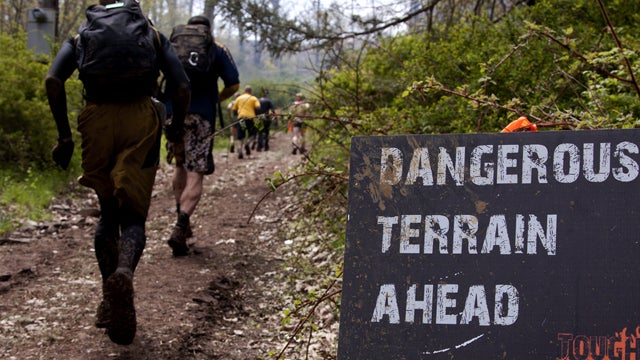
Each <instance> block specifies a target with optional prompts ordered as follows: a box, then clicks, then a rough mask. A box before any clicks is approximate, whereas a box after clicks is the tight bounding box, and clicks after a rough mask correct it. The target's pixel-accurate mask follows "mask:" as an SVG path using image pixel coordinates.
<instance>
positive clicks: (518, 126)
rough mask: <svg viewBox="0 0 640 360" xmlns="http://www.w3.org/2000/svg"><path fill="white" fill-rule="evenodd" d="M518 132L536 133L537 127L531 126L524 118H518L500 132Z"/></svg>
mask: <svg viewBox="0 0 640 360" xmlns="http://www.w3.org/2000/svg"><path fill="white" fill-rule="evenodd" d="M518 131H538V126H536V124H533V123H531V122H530V121H529V119H527V118H526V117H524V116H521V117H519V118H518V120H514V121H512V122H510V123H509V125H507V127H505V128H504V129H502V131H500V132H518Z"/></svg>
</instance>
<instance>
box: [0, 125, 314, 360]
mask: <svg viewBox="0 0 640 360" xmlns="http://www.w3.org/2000/svg"><path fill="white" fill-rule="evenodd" d="M271 145H272V147H271V150H270V151H269V152H260V153H257V152H256V153H254V154H252V156H251V157H250V158H249V159H247V158H246V157H245V159H243V160H240V159H238V158H237V154H235V153H231V154H227V153H224V154H218V153H216V155H215V161H216V171H215V174H214V175H212V176H208V177H206V178H205V190H204V196H203V198H202V200H201V202H200V204H199V206H198V208H197V210H196V213H195V214H194V215H193V216H192V219H191V220H192V225H193V228H194V237H193V238H192V239H190V244H191V246H192V248H193V249H194V251H193V254H191V255H189V256H187V257H184V258H174V257H172V255H171V250H170V248H169V247H168V246H167V245H166V240H167V239H168V237H169V234H170V231H171V226H172V225H173V223H174V221H175V205H174V200H173V197H172V195H171V192H170V188H171V184H170V183H171V182H170V180H171V174H172V168H171V166H169V165H166V164H164V165H163V166H162V167H161V168H160V170H159V171H158V175H157V178H156V185H155V188H154V194H153V200H152V206H151V209H150V217H149V221H148V223H147V246H146V249H145V252H144V254H143V256H142V259H141V262H140V264H139V266H138V269H137V271H136V274H135V279H134V286H135V301H136V311H137V320H138V328H137V335H136V338H135V340H134V342H133V344H132V345H129V346H119V345H115V344H113V343H111V342H110V341H109V338H108V337H107V336H106V334H105V333H104V330H102V329H97V328H96V327H94V325H93V324H94V317H95V312H96V308H97V305H98V302H99V298H100V294H101V291H100V275H99V272H98V267H97V263H96V260H95V257H94V253H93V229H94V225H95V223H96V220H97V214H98V208H97V201H96V198H95V196H93V194H92V193H91V192H89V191H87V190H86V189H83V188H80V187H78V186H76V185H72V186H71V187H70V190H69V192H65V193H64V194H62V195H61V196H60V197H59V198H57V199H55V200H54V202H53V204H52V206H51V211H52V212H54V213H55V215H56V216H55V219H54V220H53V221H51V222H47V223H32V224H29V225H28V226H26V227H24V228H22V229H20V230H18V231H15V232H14V233H11V234H8V235H5V236H3V237H2V238H0V358H3V359H155V360H159V359H232V360H233V359H243V360H244V359H264V358H268V356H267V354H268V353H269V351H275V352H276V353H277V352H278V351H279V350H280V349H281V347H282V346H283V345H284V344H285V343H286V340H287V335H286V333H284V332H283V331H282V329H281V319H280V312H281V310H282V306H283V305H282V304H280V303H279V301H280V296H281V294H282V287H283V286H285V285H284V284H283V280H282V276H281V275H282V274H281V271H283V270H282V269H283V266H282V265H283V252H285V251H286V246H287V245H286V244H287V242H286V241H284V240H283V239H282V237H281V236H278V234H279V233H278V230H279V229H281V228H282V227H283V226H284V225H285V224H286V222H287V221H288V220H287V219H288V218H290V215H291V214H290V213H289V211H290V210H289V209H290V207H291V206H290V202H291V198H292V197H293V196H294V194H293V192H294V191H296V190H295V189H294V188H290V189H289V190H287V189H285V190H283V191H278V192H276V193H274V194H271V195H269V196H267V197H266V199H265V201H263V202H262V204H261V205H260V206H259V207H258V208H257V209H256V213H255V214H254V216H253V218H252V219H251V221H250V222H247V220H248V218H249V215H250V214H251V213H252V211H253V210H254V208H255V207H256V204H257V203H258V202H259V201H260V199H261V198H262V197H263V196H264V195H265V194H266V193H268V192H269V189H268V187H267V186H266V184H265V180H264V179H265V178H266V177H270V176H272V174H273V173H274V171H282V172H285V171H286V170H287V169H289V168H291V167H293V166H295V165H296V164H297V163H298V162H299V161H300V159H301V157H300V156H293V155H291V153H290V152H289V147H288V141H287V136H286V134H283V133H277V134H275V136H274V138H273V140H272V144H271Z"/></svg>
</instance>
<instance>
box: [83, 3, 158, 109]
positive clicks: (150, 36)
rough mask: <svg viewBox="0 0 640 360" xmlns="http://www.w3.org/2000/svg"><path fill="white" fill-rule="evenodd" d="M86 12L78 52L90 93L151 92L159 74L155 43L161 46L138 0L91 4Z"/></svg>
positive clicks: (125, 93) (125, 94) (126, 93)
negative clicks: (103, 4)
mask: <svg viewBox="0 0 640 360" xmlns="http://www.w3.org/2000/svg"><path fill="white" fill-rule="evenodd" d="M86 16H87V21H86V23H85V24H84V25H82V26H81V27H80V30H79V34H78V37H77V42H76V56H77V61H78V71H79V77H80V80H82V82H83V83H84V85H85V89H86V90H87V93H90V92H91V91H92V90H93V92H94V93H101V94H102V93H104V94H106V95H108V94H109V93H113V92H118V93H121V94H122V95H123V97H127V96H132V95H143V94H136V93H141V92H142V93H145V92H149V91H150V90H151V89H149V86H152V84H154V83H155V81H156V79H157V77H158V68H157V55H156V45H155V44H158V45H157V46H158V48H159V47H160V37H159V34H158V32H157V30H156V29H155V28H154V27H153V26H152V25H151V24H150V23H149V20H148V19H147V18H146V17H145V16H144V14H143V13H142V10H141V9H140V4H139V2H138V0H124V2H116V3H114V4H110V5H106V6H102V5H92V6H90V7H89V8H87V11H86Z"/></svg>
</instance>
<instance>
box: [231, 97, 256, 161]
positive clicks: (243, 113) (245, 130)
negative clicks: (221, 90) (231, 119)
mask: <svg viewBox="0 0 640 360" xmlns="http://www.w3.org/2000/svg"><path fill="white" fill-rule="evenodd" d="M231 110H232V111H233V112H234V113H235V114H236V116H237V118H238V122H237V123H236V125H235V126H236V129H237V137H236V143H238V147H237V148H238V159H242V158H243V156H242V149H243V148H244V150H245V152H246V154H247V156H249V155H251V145H250V144H251V143H252V142H255V141H256V135H257V134H258V129H257V128H256V126H255V124H254V119H255V118H256V113H257V112H259V111H260V100H258V98H257V97H255V96H253V91H252V89H251V86H249V85H247V86H245V87H244V92H243V93H242V94H241V95H240V96H238V97H237V98H236V100H235V101H234V102H233V106H232V107H231Z"/></svg>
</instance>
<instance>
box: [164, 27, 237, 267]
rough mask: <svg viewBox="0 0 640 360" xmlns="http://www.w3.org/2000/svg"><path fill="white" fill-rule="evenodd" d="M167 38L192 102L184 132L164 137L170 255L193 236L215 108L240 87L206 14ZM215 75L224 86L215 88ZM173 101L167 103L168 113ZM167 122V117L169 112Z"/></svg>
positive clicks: (208, 167) (210, 164)
mask: <svg viewBox="0 0 640 360" xmlns="http://www.w3.org/2000/svg"><path fill="white" fill-rule="evenodd" d="M170 41H171V43H172V44H173V47H174V48H175V49H176V53H177V55H178V57H179V58H180V60H181V62H182V66H183V67H184V69H185V71H186V73H187V75H188V76H189V78H190V79H191V105H190V106H189V110H188V113H187V117H186V119H185V132H184V135H183V136H182V137H181V138H179V139H172V140H171V141H168V142H167V153H169V154H171V155H172V156H173V157H174V158H175V171H174V173H173V182H172V184H173V195H174V197H175V200H176V213H177V221H176V223H175V225H174V227H173V230H172V232H171V236H170V237H169V240H168V241H167V243H168V244H169V246H170V247H171V250H172V253H173V256H186V255H188V254H189V246H188V244H187V238H189V237H191V236H193V231H192V227H191V220H190V218H191V216H192V215H193V213H194V211H195V209H196V206H197V205H198V202H199V201H200V198H201V197H202V185H203V181H204V176H205V175H210V174H213V172H214V169H215V166H214V161H213V133H214V130H215V120H216V110H217V113H218V117H219V120H220V124H221V126H224V124H223V122H222V108H221V105H220V102H221V101H224V100H226V99H228V98H230V97H231V96H232V95H233V94H234V93H235V92H236V91H237V90H238V88H239V86H240V85H239V84H240V80H239V75H238V69H237V68H236V65H235V62H234V61H233V58H232V56H231V54H230V53H229V50H228V49H227V48H226V46H224V45H223V44H220V43H217V42H215V41H214V39H213V35H212V33H211V23H210V21H209V19H208V18H206V17H205V16H194V17H192V18H191V19H189V21H188V22H187V24H186V25H178V26H176V27H174V29H173V31H172V33H171V36H170ZM218 78H220V79H222V81H223V83H224V88H223V89H222V91H220V93H218ZM171 112H172V103H171V102H168V103H167V113H169V114H171ZM169 121H172V119H171V117H169Z"/></svg>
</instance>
